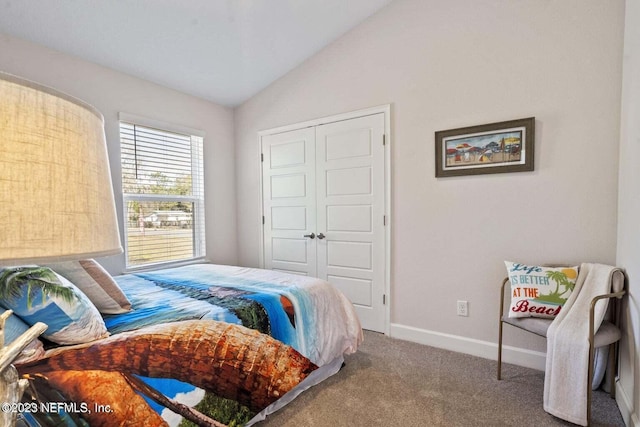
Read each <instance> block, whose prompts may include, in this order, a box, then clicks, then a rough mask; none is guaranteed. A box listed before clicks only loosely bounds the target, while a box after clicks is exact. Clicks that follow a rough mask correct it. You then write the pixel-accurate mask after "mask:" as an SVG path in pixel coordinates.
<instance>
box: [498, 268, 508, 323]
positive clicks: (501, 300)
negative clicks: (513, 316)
mask: <svg viewBox="0 0 640 427" xmlns="http://www.w3.org/2000/svg"><path fill="white" fill-rule="evenodd" d="M508 281H509V278H508V277H505V278H504V280H503V281H502V286H500V321H501V322H502V317H503V316H504V287H505V285H506V284H507V282H508Z"/></svg>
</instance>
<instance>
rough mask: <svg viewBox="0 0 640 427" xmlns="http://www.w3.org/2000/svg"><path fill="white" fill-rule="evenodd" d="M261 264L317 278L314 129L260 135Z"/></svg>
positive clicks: (273, 268) (268, 267)
mask: <svg viewBox="0 0 640 427" xmlns="http://www.w3.org/2000/svg"><path fill="white" fill-rule="evenodd" d="M262 154H263V156H264V158H263V162H262V185H263V197H264V199H263V204H264V206H263V212H264V223H265V226H264V266H265V268H267V269H272V270H280V271H285V272H288V273H296V274H304V275H309V276H314V277H315V276H317V258H316V243H315V242H316V240H315V239H312V238H310V237H304V236H305V235H311V233H314V235H315V233H316V194H315V192H316V189H315V166H316V153H315V131H314V129H313V128H306V129H300V130H294V131H290V132H284V133H279V134H274V135H266V136H264V137H262Z"/></svg>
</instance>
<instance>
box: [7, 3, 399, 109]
mask: <svg viewBox="0 0 640 427" xmlns="http://www.w3.org/2000/svg"><path fill="white" fill-rule="evenodd" d="M391 1H392V0H181V1H178V0H55V1H41V0H5V1H4V2H2V4H0V33H5V34H8V35H11V36H14V37H19V38H22V39H25V40H29V41H32V42H34V43H38V44H41V45H44V46H47V47H49V48H52V49H55V50H57V51H60V52H64V53H67V54H71V55H74V56H77V57H80V58H82V59H85V60H88V61H91V62H94V63H97V64H100V65H103V66H106V67H109V68H112V69H114V70H118V71H122V72H124V73H127V74H130V75H133V76H136V77H140V78H143V79H146V80H149V81H152V82H154V83H158V84H160V85H163V86H167V87H170V88H173V89H176V90H179V91H182V92H185V93H188V94H191V95H195V96H198V97H201V98H204V99H207V100H210V101H213V102H216V103H218V104H222V105H226V106H236V105H239V104H241V103H242V102H244V101H246V100H247V99H249V98H250V97H252V96H253V95H255V94H256V93H257V92H259V91H260V90H262V89H263V88H265V87H266V86H268V85H269V84H270V83H272V82H273V81H275V80H277V79H278V78H280V77H281V76H283V75H284V74H286V73H287V72H288V71H290V70H291V69H293V68H295V67H296V66H298V65H299V64H300V63H302V62H303V61H304V60H305V59H307V58H309V57H310V56H312V55H314V54H315V53H316V52H318V51H319V50H321V49H322V48H323V47H325V46H326V45H328V44H329V43H331V42H332V41H334V40H336V39H337V38H338V37H340V36H341V35H342V34H344V33H346V32H347V31H349V30H350V29H351V28H353V27H355V26H356V25H358V24H359V23H360V22H362V21H363V20H365V19H366V18H367V17H368V16H370V15H372V14H374V13H375V12H377V11H378V10H379V9H380V8H382V7H384V6H385V5H387V4H388V3H390V2H391ZM0 54H1V52H0ZM0 71H1V70H0Z"/></svg>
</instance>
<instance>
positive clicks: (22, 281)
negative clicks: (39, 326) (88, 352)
mask: <svg viewBox="0 0 640 427" xmlns="http://www.w3.org/2000/svg"><path fill="white" fill-rule="evenodd" d="M0 305H1V306H2V307H4V308H6V309H11V310H13V312H14V313H15V314H16V315H17V316H18V317H20V319H22V320H23V321H24V322H25V323H27V324H29V325H34V324H35V323H37V322H43V323H45V324H46V325H47V326H48V328H47V330H46V331H45V332H44V334H43V335H42V336H43V337H45V338H47V339H48V340H50V341H52V342H55V343H58V344H80V343H85V342H89V341H94V340H96V339H99V338H103V337H106V336H107V335H108V332H107V328H106V326H105V324H104V320H102V316H101V315H100V313H99V312H98V309H96V307H95V306H94V305H93V304H92V303H91V301H89V299H88V298H87V297H86V296H85V295H84V294H83V293H82V291H80V290H79V289H78V288H77V287H75V286H74V285H73V284H72V283H71V282H69V281H68V280H67V279H65V278H64V277H62V276H59V275H58V274H56V273H55V272H54V271H52V270H51V269H50V268H47V267H38V266H24V267H11V268H5V269H3V270H0Z"/></svg>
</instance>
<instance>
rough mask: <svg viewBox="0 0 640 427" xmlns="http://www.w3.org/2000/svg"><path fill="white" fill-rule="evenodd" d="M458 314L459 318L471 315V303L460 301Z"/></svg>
mask: <svg viewBox="0 0 640 427" xmlns="http://www.w3.org/2000/svg"><path fill="white" fill-rule="evenodd" d="M457 313H458V316H465V317H467V316H468V315H469V302H467V301H458V305H457Z"/></svg>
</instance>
